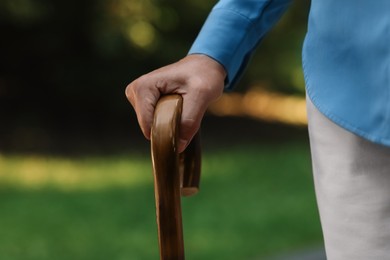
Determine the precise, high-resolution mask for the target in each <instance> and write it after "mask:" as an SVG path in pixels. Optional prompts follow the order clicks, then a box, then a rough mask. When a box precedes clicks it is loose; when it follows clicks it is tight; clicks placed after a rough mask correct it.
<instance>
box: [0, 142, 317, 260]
mask: <svg viewBox="0 0 390 260" xmlns="http://www.w3.org/2000/svg"><path fill="white" fill-rule="evenodd" d="M0 182H1V184H0V259H7V260H13V259H23V260H29V259H39V260H45V259H50V260H52V259H59V260H60V259H66V260H69V259H104V260H107V259H114V260H117V259H118V260H122V259H123V260H124V259H158V244H157V228H156V223H155V208H154V194H153V192H154V191H153V179H152V173H151V164H150V159H149V158H147V157H144V156H140V155H134V154H128V155H120V156H111V157H91V158H90V157H85V158H78V159H67V158H61V157H45V156H7V155H2V156H0ZM182 204H183V215H184V216H183V218H184V232H185V247H186V259H189V260H191V259H235V260H237V259H266V257H267V256H270V255H274V254H278V253H280V252H286V251H287V252H288V251H290V250H296V249H301V248H305V247H310V246H313V245H317V244H319V243H320V242H321V233H320V225H319V220H318V216H317V210H316V205H315V198H314V191H313V185H312V177H311V169H310V157H309V151H308V147H307V145H306V144H300V143H288V144H278V145H270V144H267V145H264V146H259V145H256V146H253V147H248V146H236V147H232V148H231V149H230V148H229V149H223V150H213V151H209V152H207V151H206V152H205V153H204V155H203V176H202V180H201V191H200V193H199V194H198V195H196V196H195V197H190V198H185V199H183V201H182Z"/></svg>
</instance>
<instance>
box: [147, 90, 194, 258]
mask: <svg viewBox="0 0 390 260" xmlns="http://www.w3.org/2000/svg"><path fill="white" fill-rule="evenodd" d="M182 103H183V100H182V97H181V96H180V95H169V96H163V97H161V98H160V100H159V102H158V103H157V106H156V108H155V114H154V121H153V125H152V132H151V153H152V162H153V173H154V187H155V199H156V216H157V227H158V238H159V246H160V259H161V260H176V259H177V260H182V259H184V242H183V228H182V214H181V202H180V195H181V193H182V194H183V195H192V194H194V193H196V192H197V191H198V187H199V179H200V150H199V148H200V145H199V135H198V136H197V137H196V139H195V143H194V144H191V145H189V147H188V149H186V151H185V152H183V153H182V154H181V155H180V156H179V154H178V152H177V144H178V135H179V131H180V129H179V127H180V118H181V111H182ZM196 142H198V143H196ZM191 147H192V148H191ZM197 149H198V150H197ZM181 190H182V192H181Z"/></svg>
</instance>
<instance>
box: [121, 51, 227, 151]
mask: <svg viewBox="0 0 390 260" xmlns="http://www.w3.org/2000/svg"><path fill="white" fill-rule="evenodd" d="M225 77H226V71H225V69H224V68H223V66H222V65H221V64H219V63H218V62H216V61H215V60H213V59H212V58H210V57H208V56H205V55H201V54H199V55H198V54H193V55H189V56H186V57H185V58H183V59H182V60H180V61H178V62H176V63H173V64H171V65H168V66H165V67H162V68H160V69H157V70H155V71H152V72H150V73H148V74H145V75H143V76H141V77H140V78H138V79H136V80H134V81H133V82H131V83H130V84H129V85H128V86H127V88H126V96H127V99H128V100H129V101H130V103H131V104H132V106H133V107H134V110H135V112H136V114H137V119H138V123H139V125H140V127H141V130H142V132H143V134H144V135H145V137H146V138H147V139H150V129H151V126H152V122H153V115H154V108H155V107H156V104H157V101H158V99H159V98H160V96H161V95H165V94H180V95H181V96H182V97H183V111H182V117H181V126H180V141H179V147H178V150H179V152H183V151H184V150H185V148H186V147H187V145H188V143H189V142H190V141H191V139H192V137H193V136H194V135H195V134H196V132H197V131H198V129H199V127H200V123H201V120H202V118H203V115H204V113H205V112H206V109H207V107H208V105H209V104H210V103H211V102H212V101H214V100H216V99H218V98H219V97H220V96H221V94H222V92H223V88H224V80H225Z"/></svg>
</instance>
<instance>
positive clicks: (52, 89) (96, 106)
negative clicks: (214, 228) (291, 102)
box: [0, 0, 309, 153]
mask: <svg viewBox="0 0 390 260" xmlns="http://www.w3.org/2000/svg"><path fill="white" fill-rule="evenodd" d="M214 3H215V1H206V0H187V1H183V0H166V1H162V0H160V1H158V0H154V1H152V0H149V1H146V0H128V1H125V0H94V1H92V0H56V1H51V0H2V1H1V2H0V32H1V40H0V152H18V153H20V152H22V153H30V152H42V153H83V152H97V153H106V152H110V151H113V150H119V151H120V150H126V149H146V148H145V147H147V142H145V141H144V139H143V137H142V134H141V132H140V130H139V129H138V125H137V123H136V121H135V115H134V112H133V110H132V108H131V107H130V105H129V104H128V102H127V100H126V98H125V95H124V90H125V87H126V85H127V84H128V83H129V82H131V81H132V80H133V79H135V78H137V77H138V76H140V75H142V74H143V73H147V72H149V71H150V70H153V69H156V68H158V67H160V66H163V65H165V64H168V63H171V62H174V61H176V60H177V59H180V58H181V57H183V56H184V55H186V53H187V51H188V49H189V47H190V46H191V42H192V41H193V40H194V39H195V37H196V35H197V33H198V31H199V29H200V27H201V25H202V23H203V21H204V19H205V18H206V17H207V14H208V12H209V10H210V9H211V7H212V5H213V4H214ZM308 5H309V1H295V2H294V4H293V7H292V8H291V9H290V10H289V11H288V12H287V13H286V15H285V16H284V17H283V19H282V20H281V21H280V22H279V23H278V25H277V26H276V28H274V30H272V32H271V33H270V34H269V35H268V36H267V37H266V39H265V40H264V42H263V43H262V44H261V47H260V48H259V51H258V52H257V54H256V55H255V57H254V58H253V60H252V62H251V66H250V67H249V69H248V71H247V72H246V74H245V76H244V78H243V79H242V80H241V82H240V83H239V86H237V88H236V91H241V92H244V91H246V90H247V89H248V88H250V86H251V85H252V84H255V83H256V84H260V85H261V86H264V87H265V88H269V89H271V90H273V91H279V92H286V93H293V94H297V95H303V94H304V88H303V79H302V75H301V69H300V67H301V65H300V49H301V45H302V40H303V37H304V34H305V31H306V19H307V10H308ZM143 29H144V30H143ZM137 32H138V33H139V32H141V33H140V34H139V35H141V36H142V35H144V32H146V37H147V40H146V43H145V42H142V37H141V41H140V40H139V39H138V40H137V37H138V36H137ZM132 35H133V38H132ZM134 35H136V36H134ZM148 35H149V40H148ZM134 37H135V38H134ZM229 120H233V121H232V122H230V121H226V120H222V119H218V118H214V117H211V118H206V119H205V122H207V123H205V128H206V129H207V130H206V131H204V132H207V133H209V137H210V139H212V140H213V139H214V137H215V136H213V135H212V133H216V136H219V135H218V133H219V134H220V131H218V129H221V126H223V124H226V125H227V127H229V126H230V131H229V132H227V133H226V134H227V135H229V134H230V135H231V136H234V135H235V136H237V135H236V134H237V133H241V134H239V136H241V137H242V138H245V136H248V135H247V134H245V132H244V133H243V131H244V130H243V129H246V130H245V131H249V132H248V133H250V132H251V130H250V129H263V131H265V133H267V132H269V133H270V134H269V135H266V136H267V138H269V137H274V138H275V139H278V140H279V139H280V138H283V137H285V135H286V131H284V130H283V129H282V128H285V127H288V126H283V125H269V124H265V123H262V122H254V121H248V120H246V119H229ZM244 121H245V122H244ZM247 121H248V122H247ZM232 123H233V124H232ZM251 124H254V125H256V126H257V127H253V126H252V125H251ZM232 126H234V127H232ZM275 129H276V130H275ZM294 129H295V128H293V130H292V131H288V133H289V135H292V136H294V135H295V134H297V133H298V135H299V133H301V132H302V131H301V130H299V129H296V130H297V131H295V130H294ZM277 133H280V134H277ZM263 136H264V135H263ZM206 138H207V137H206ZM215 138H216V137H215ZM227 138H228V137H227ZM225 140H226V139H225Z"/></svg>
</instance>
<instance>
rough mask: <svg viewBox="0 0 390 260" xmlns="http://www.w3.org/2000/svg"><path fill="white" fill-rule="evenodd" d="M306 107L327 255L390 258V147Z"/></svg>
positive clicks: (352, 259)
mask: <svg viewBox="0 0 390 260" xmlns="http://www.w3.org/2000/svg"><path fill="white" fill-rule="evenodd" d="M307 109H308V119H309V136H310V146H311V156H312V163H313V173H314V184H315V191H316V196H317V203H318V208H319V212H320V218H321V225H322V229H323V235H324V241H325V249H326V254H327V259H328V260H386V259H390V148H389V147H385V146H381V145H378V144H374V143H372V142H369V141H367V140H365V139H363V138H361V137H358V136H356V135H354V134H352V133H351V132H348V131H346V130H344V129H343V128H341V127H339V126H338V125H336V124H335V123H333V122H332V121H330V120H329V119H328V118H326V117H325V116H324V115H323V114H321V113H320V112H319V111H318V110H317V109H316V108H315V106H314V105H313V104H312V102H311V101H310V100H309V99H308V101H307Z"/></svg>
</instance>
